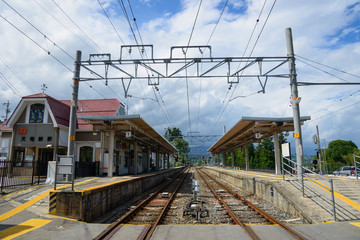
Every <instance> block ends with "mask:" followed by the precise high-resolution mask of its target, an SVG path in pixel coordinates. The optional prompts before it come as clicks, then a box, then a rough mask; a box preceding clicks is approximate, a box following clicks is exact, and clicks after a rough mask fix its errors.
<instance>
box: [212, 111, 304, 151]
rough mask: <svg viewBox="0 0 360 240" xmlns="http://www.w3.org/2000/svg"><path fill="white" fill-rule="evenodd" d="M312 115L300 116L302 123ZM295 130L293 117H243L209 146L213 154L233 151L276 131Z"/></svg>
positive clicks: (269, 135)
mask: <svg viewBox="0 0 360 240" xmlns="http://www.w3.org/2000/svg"><path fill="white" fill-rule="evenodd" d="M310 119H311V118H310V116H303V117H301V118H300V121H301V125H303V124H304V122H305V121H307V120H310ZM291 131H294V121H293V118H292V117H287V118H267V117H242V118H241V120H240V121H239V122H238V123H237V124H235V126H233V127H232V128H231V129H230V130H229V131H228V132H227V133H225V135H224V136H223V137H222V138H220V139H219V140H218V141H217V142H216V143H215V144H214V145H212V146H211V147H210V148H209V150H208V151H209V152H211V153H212V154H221V153H225V152H231V151H232V150H234V149H236V148H239V147H242V146H245V145H248V144H251V143H255V142H260V141H261V140H262V139H264V138H268V137H271V136H273V135H274V134H275V133H281V132H291Z"/></svg>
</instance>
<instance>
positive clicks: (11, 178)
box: [0, 160, 47, 192]
mask: <svg viewBox="0 0 360 240" xmlns="http://www.w3.org/2000/svg"><path fill="white" fill-rule="evenodd" d="M46 170H47V162H39V161H27V162H25V163H15V162H12V161H7V160H0V192H3V190H4V189H5V188H14V187H17V186H23V185H34V184H40V182H45V180H46V172H47V171H46Z"/></svg>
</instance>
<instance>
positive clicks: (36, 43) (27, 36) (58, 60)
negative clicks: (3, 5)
mask: <svg viewBox="0 0 360 240" xmlns="http://www.w3.org/2000/svg"><path fill="white" fill-rule="evenodd" d="M0 17H1V18H2V19H3V20H5V21H6V22H7V23H9V24H10V25H11V26H12V27H14V28H15V29H16V30H18V31H19V32H20V33H21V34H23V35H24V36H25V37H26V38H28V39H29V40H30V41H32V42H33V43H34V44H35V45H37V46H38V47H39V48H41V49H42V50H43V51H44V52H46V53H47V54H48V55H50V56H51V57H52V58H54V59H55V60H56V61H57V62H58V63H60V64H61V65H62V66H64V67H65V68H66V69H67V70H69V71H70V72H72V70H71V69H70V68H69V67H68V66H66V65H65V63H63V62H62V61H61V60H60V59H59V58H57V57H55V56H54V55H53V54H52V53H51V52H49V51H48V50H46V49H45V48H44V47H43V46H41V45H40V44H39V43H38V42H36V41H35V40H34V39H32V38H31V37H30V36H29V35H27V34H26V33H25V32H23V31H22V30H21V29H19V28H18V27H16V26H15V25H14V24H13V23H12V22H10V21H9V20H7V19H6V18H5V17H4V16H2V15H0Z"/></svg>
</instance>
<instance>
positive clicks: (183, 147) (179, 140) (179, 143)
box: [164, 128, 190, 161]
mask: <svg viewBox="0 0 360 240" xmlns="http://www.w3.org/2000/svg"><path fill="white" fill-rule="evenodd" d="M164 137H165V138H166V139H167V140H168V141H169V142H170V143H171V144H173V145H174V146H175V147H176V149H177V150H178V156H179V158H180V159H179V160H180V161H184V160H186V159H187V155H188V153H189V151H190V148H189V143H188V142H187V141H185V140H184V138H183V135H182V132H181V130H180V129H179V128H167V129H166V131H165V135H164Z"/></svg>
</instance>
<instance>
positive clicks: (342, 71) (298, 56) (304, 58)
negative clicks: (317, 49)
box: [295, 54, 360, 78]
mask: <svg viewBox="0 0 360 240" xmlns="http://www.w3.org/2000/svg"><path fill="white" fill-rule="evenodd" d="M295 57H297V58H302V59H303V60H306V61H309V62H312V63H315V64H318V65H321V66H323V67H327V68H330V69H332V70H335V71H338V72H341V73H344V74H347V75H350V76H353V77H356V78H360V76H358V75H355V74H352V73H349V72H346V71H344V70H341V69H338V68H335V67H331V66H328V65H325V64H323V63H320V62H317V61H314V60H311V59H309V58H306V57H302V56H300V55H297V54H296V55H295ZM298 60H299V59H298Z"/></svg>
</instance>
